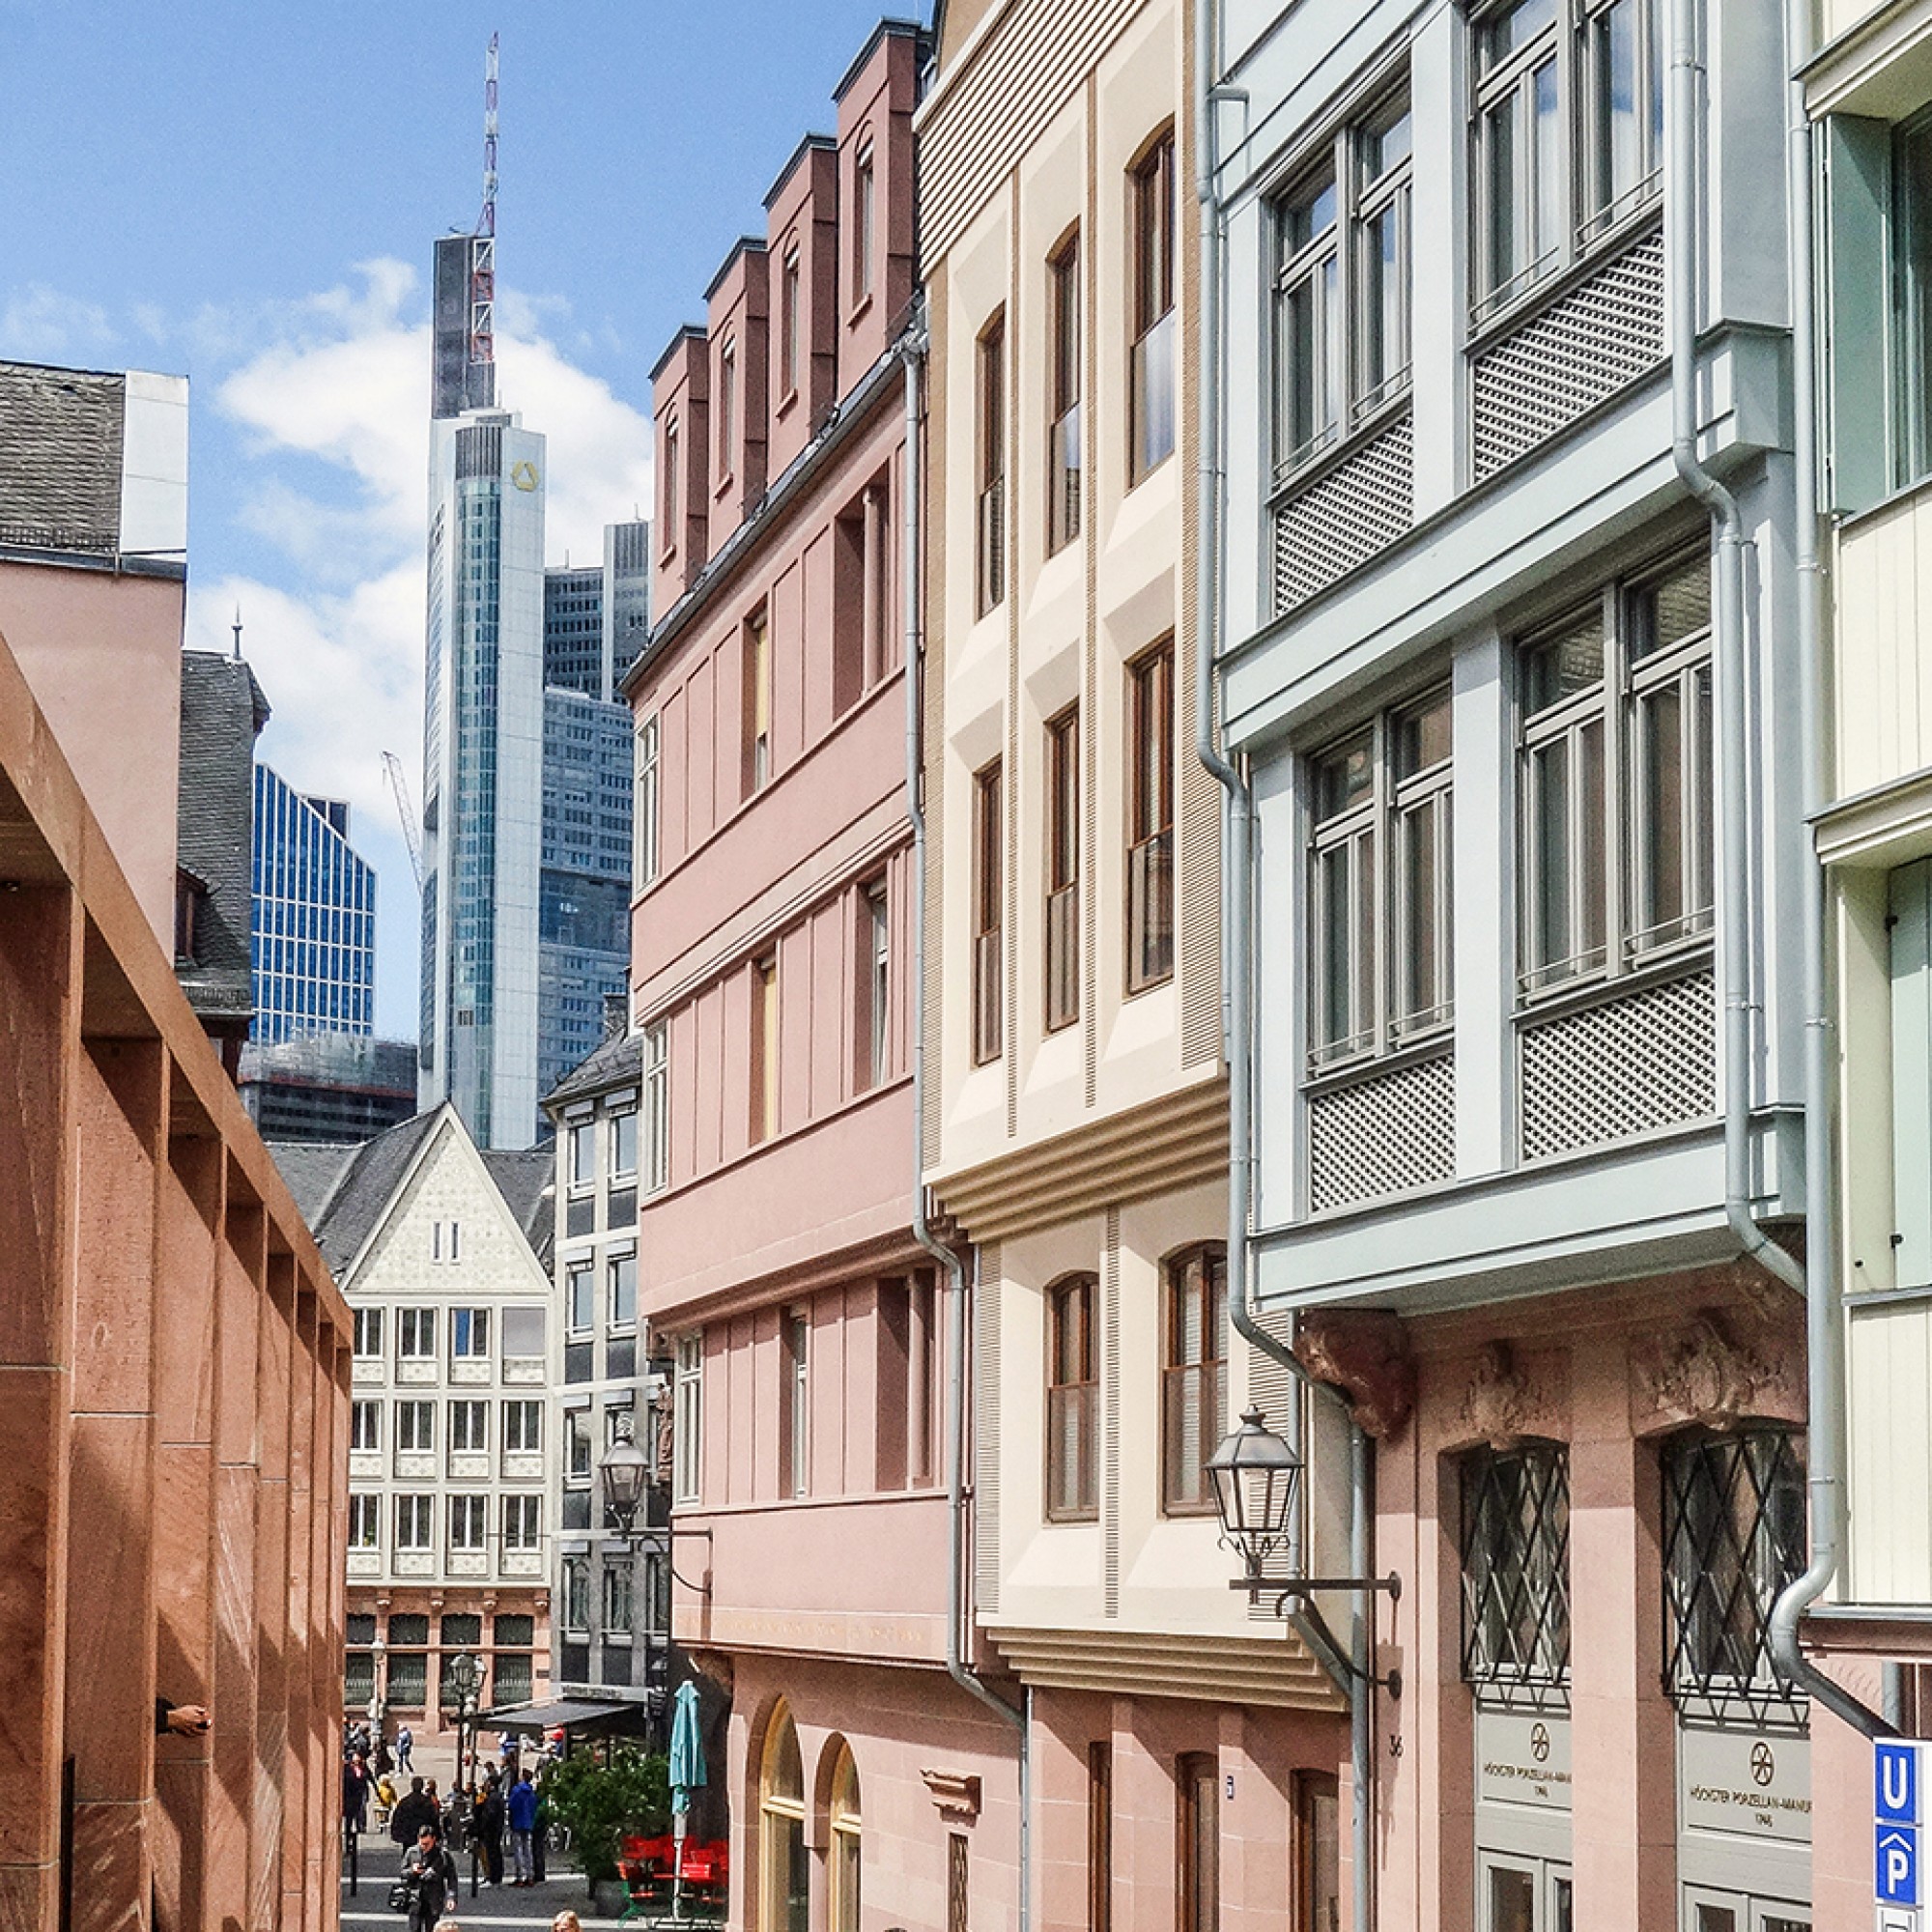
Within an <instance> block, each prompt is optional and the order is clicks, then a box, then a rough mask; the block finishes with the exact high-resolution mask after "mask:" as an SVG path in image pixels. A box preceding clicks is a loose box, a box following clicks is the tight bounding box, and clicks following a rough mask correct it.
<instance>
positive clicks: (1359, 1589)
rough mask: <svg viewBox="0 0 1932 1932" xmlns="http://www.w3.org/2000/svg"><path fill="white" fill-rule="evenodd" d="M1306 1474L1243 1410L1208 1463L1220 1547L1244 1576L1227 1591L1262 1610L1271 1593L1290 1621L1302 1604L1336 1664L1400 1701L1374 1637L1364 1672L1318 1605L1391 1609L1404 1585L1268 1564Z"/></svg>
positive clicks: (1252, 1413)
mask: <svg viewBox="0 0 1932 1932" xmlns="http://www.w3.org/2000/svg"><path fill="white" fill-rule="evenodd" d="M1301 1472H1302V1460H1301V1458H1300V1457H1299V1456H1297V1455H1296V1454H1295V1453H1294V1451H1293V1449H1292V1448H1291V1447H1290V1446H1289V1445H1288V1444H1287V1443H1286V1442H1284V1441H1283V1440H1282V1438H1281V1437H1280V1436H1279V1435H1276V1434H1275V1433H1274V1431H1273V1430H1271V1429H1270V1428H1268V1427H1267V1422H1266V1418H1265V1417H1264V1415H1263V1414H1262V1411H1261V1410H1260V1409H1259V1408H1256V1407H1254V1406H1252V1405H1251V1406H1249V1407H1247V1408H1245V1409H1244V1410H1242V1412H1241V1425H1240V1427H1239V1428H1238V1429H1236V1430H1233V1431H1231V1432H1230V1433H1229V1434H1228V1435H1224V1436H1223V1437H1222V1438H1221V1446H1220V1447H1219V1448H1218V1449H1216V1450H1215V1451H1214V1453H1213V1455H1211V1456H1210V1457H1209V1458H1208V1482H1209V1483H1210V1484H1211V1485H1212V1487H1213V1491H1214V1514H1215V1515H1216V1516H1217V1517H1219V1518H1220V1520H1221V1541H1222V1543H1223V1544H1225V1545H1226V1546H1227V1548H1230V1549H1232V1550H1233V1551H1234V1552H1235V1554H1236V1556H1238V1557H1239V1558H1240V1559H1241V1574H1240V1575H1239V1576H1238V1577H1233V1578H1231V1579H1230V1581H1229V1584H1228V1587H1229V1588H1230V1589H1231V1590H1245V1591H1246V1592H1247V1594H1248V1601H1249V1602H1250V1603H1251V1604H1252V1603H1259V1602H1260V1601H1261V1598H1262V1597H1263V1595H1264V1593H1272V1594H1273V1595H1274V1596H1275V1597H1276V1599H1277V1600H1278V1601H1277V1603H1276V1607H1275V1613H1276V1615H1278V1616H1284V1615H1286V1614H1287V1611H1288V1605H1290V1604H1291V1603H1298V1604H1299V1605H1301V1615H1302V1617H1303V1618H1304V1619H1305V1620H1306V1621H1307V1623H1308V1624H1309V1625H1310V1626H1312V1627H1313V1628H1314V1630H1315V1631H1316V1633H1317V1634H1319V1636H1320V1637H1321V1642H1322V1644H1323V1646H1324V1647H1325V1648H1326V1650H1327V1651H1328V1653H1329V1655H1330V1656H1331V1657H1333V1658H1334V1659H1336V1660H1337V1661H1338V1662H1340V1663H1341V1664H1342V1665H1343V1666H1344V1668H1346V1669H1347V1670H1348V1671H1349V1672H1350V1674H1351V1675H1353V1676H1355V1677H1358V1678H1361V1679H1363V1680H1364V1681H1365V1682H1367V1683H1370V1684H1374V1685H1376V1686H1377V1687H1378V1688H1379V1689H1381V1690H1387V1692H1388V1693H1389V1695H1390V1696H1391V1697H1400V1696H1401V1695H1402V1675H1401V1673H1400V1672H1399V1671H1395V1670H1391V1671H1390V1672H1389V1673H1388V1675H1387V1676H1386V1677H1378V1676H1376V1675H1375V1674H1374V1667H1375V1666H1374V1661H1373V1660H1374V1649H1373V1645H1374V1638H1373V1631H1372V1630H1371V1635H1370V1664H1369V1668H1368V1669H1367V1670H1364V1669H1363V1668H1362V1667H1361V1666H1360V1665H1359V1664H1358V1663H1356V1662H1354V1660H1353V1659H1352V1658H1350V1655H1349V1653H1348V1650H1347V1648H1346V1646H1345V1645H1344V1644H1343V1643H1342V1642H1341V1640H1340V1639H1339V1638H1338V1637H1337V1636H1336V1635H1335V1633H1334V1632H1333V1631H1332V1630H1330V1629H1329V1627H1328V1621H1327V1619H1326V1618H1325V1617H1323V1616H1322V1614H1321V1610H1320V1609H1319V1608H1317V1606H1316V1605H1315V1601H1314V1600H1315V1598H1316V1597H1318V1596H1321V1595H1325V1594H1328V1593H1331V1592H1338V1591H1340V1592H1347V1593H1349V1594H1350V1595H1356V1596H1359V1595H1364V1594H1368V1595H1372V1594H1373V1593H1375V1592H1376V1591H1378V1590H1386V1591H1387V1592H1388V1594H1389V1601H1390V1602H1391V1603H1393V1602H1395V1601H1396V1600H1398V1599H1399V1598H1400V1597H1401V1595H1402V1578H1401V1577H1398V1576H1396V1575H1395V1574H1394V1573H1393V1572H1391V1573H1390V1574H1389V1575H1388V1576H1386V1577H1289V1576H1281V1575H1270V1574H1269V1569H1268V1566H1269V1564H1270V1562H1271V1561H1272V1560H1273V1559H1274V1557H1275V1556H1277V1555H1278V1554H1280V1553H1281V1552H1283V1551H1285V1550H1287V1549H1288V1548H1290V1541H1291V1538H1290V1531H1291V1526H1292V1525H1293V1521H1294V1509H1295V1503H1296V1501H1297V1498H1298V1497H1299V1494H1300V1490H1301Z"/></svg>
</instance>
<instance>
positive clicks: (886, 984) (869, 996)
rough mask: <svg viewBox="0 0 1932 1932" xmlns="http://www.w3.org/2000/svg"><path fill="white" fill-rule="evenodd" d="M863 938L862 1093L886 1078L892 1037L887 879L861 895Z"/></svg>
mask: <svg viewBox="0 0 1932 1932" xmlns="http://www.w3.org/2000/svg"><path fill="white" fill-rule="evenodd" d="M859 905H860V920H859V940H860V945H861V947H862V948H863V952H862V955H861V967H860V979H859V990H860V1002H859V1024H858V1026H857V1028H856V1029H855V1032H856V1035H857V1037H858V1039H859V1041H860V1049H859V1050H860V1062H859V1067H858V1074H859V1082H858V1084H859V1088H860V1090H861V1091H862V1092H864V1091H866V1090H867V1089H869V1088H872V1087H876V1086H878V1085H879V1083H880V1082H881V1081H882V1080H884V1079H885V1077H886V1052H887V1045H888V1042H889V1040H890V1038H891V1034H890V1030H889V1027H888V1021H889V1020H890V1018H891V1016H892V1009H891V1006H890V1004H889V1002H890V999H891V994H892V963H893V961H892V923H891V917H890V915H891V905H890V902H889V901H888V899H887V897H886V882H885V880H883V879H876V880H874V881H873V882H872V883H871V884H870V885H868V886H867V887H866V888H864V890H863V891H862V892H861V893H860V895H859Z"/></svg>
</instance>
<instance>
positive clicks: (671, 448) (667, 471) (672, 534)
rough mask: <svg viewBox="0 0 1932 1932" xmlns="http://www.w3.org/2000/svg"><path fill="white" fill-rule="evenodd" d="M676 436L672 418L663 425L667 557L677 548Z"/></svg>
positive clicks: (674, 419) (677, 444)
mask: <svg viewBox="0 0 1932 1932" xmlns="http://www.w3.org/2000/svg"><path fill="white" fill-rule="evenodd" d="M680 440H681V439H680V438H679V436H678V430H677V418H676V417H675V416H672V417H671V418H670V419H669V420H668V422H667V423H666V424H665V444H664V551H665V554H666V555H668V554H670V553H671V552H672V551H674V550H675V549H676V548H677V515H678V508H677V490H678V446H679V443H680Z"/></svg>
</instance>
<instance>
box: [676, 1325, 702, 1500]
mask: <svg viewBox="0 0 1932 1932" xmlns="http://www.w3.org/2000/svg"><path fill="white" fill-rule="evenodd" d="M672 1404H673V1406H672V1410H671V1431H672V1440H673V1444H674V1450H673V1453H674V1457H675V1470H674V1474H675V1479H676V1488H677V1498H676V1499H677V1500H678V1501H679V1502H681V1503H695V1502H696V1501H697V1500H698V1498H699V1496H700V1495H701V1494H702V1493H703V1472H704V1337H703V1336H702V1335H680V1336H679V1337H678V1338H677V1370H676V1376H675V1383H674V1390H673V1395H672Z"/></svg>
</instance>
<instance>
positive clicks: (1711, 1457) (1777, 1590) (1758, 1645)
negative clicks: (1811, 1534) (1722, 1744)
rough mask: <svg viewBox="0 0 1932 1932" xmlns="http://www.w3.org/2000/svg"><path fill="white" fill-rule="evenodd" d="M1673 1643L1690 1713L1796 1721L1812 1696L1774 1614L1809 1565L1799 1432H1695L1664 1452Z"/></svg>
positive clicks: (1667, 1610) (1673, 1671) (1674, 1691)
mask: <svg viewBox="0 0 1932 1932" xmlns="http://www.w3.org/2000/svg"><path fill="white" fill-rule="evenodd" d="M1662 1463H1663V1518H1664V1521H1663V1536H1664V1549H1663V1576H1664V1641H1665V1644H1666V1646H1667V1649H1668V1657H1669V1662H1668V1665H1667V1676H1668V1681H1669V1684H1670V1690H1671V1695H1672V1696H1673V1697H1675V1698H1676V1700H1677V1704H1678V1708H1679V1709H1680V1710H1682V1711H1684V1712H1686V1713H1687V1714H1688V1715H1690V1716H1696V1717H1712V1718H1717V1719H1727V1718H1737V1717H1740V1716H1747V1717H1748V1718H1750V1719H1753V1720H1754V1721H1755V1722H1757V1723H1759V1724H1763V1723H1765V1722H1767V1721H1771V1720H1775V1719H1780V1718H1782V1719H1789V1718H1790V1717H1791V1715H1792V1706H1793V1705H1795V1704H1798V1703H1802V1702H1803V1698H1802V1696H1801V1694H1800V1692H1799V1691H1798V1690H1797V1688H1796V1687H1795V1686H1794V1685H1792V1684H1791V1683H1789V1682H1788V1681H1787V1680H1786V1679H1785V1677H1784V1676H1783V1674H1782V1673H1781V1672H1780V1671H1779V1670H1778V1668H1777V1664H1776V1661H1775V1659H1774V1658H1773V1656H1772V1650H1771V1612H1772V1608H1773V1606H1774V1605H1776V1602H1777V1599H1778V1597H1779V1596H1780V1595H1781V1594H1782V1592H1783V1590H1784V1588H1785V1586H1786V1585H1787V1584H1788V1583H1790V1581H1791V1580H1792V1578H1793V1577H1796V1576H1797V1575H1798V1573H1799V1572H1800V1571H1801V1570H1803V1569H1804V1468H1803V1467H1802V1465H1801V1464H1800V1463H1799V1460H1798V1455H1797V1451H1796V1449H1795V1447H1794V1445H1793V1442H1792V1439H1791V1435H1790V1432H1789V1431H1787V1430H1783V1429H1753V1430H1747V1431H1744V1432H1742V1433H1740V1434H1739V1435H1726V1436H1718V1437H1703V1436H1685V1437H1680V1438H1679V1439H1678V1440H1676V1441H1674V1442H1672V1443H1670V1444H1669V1445H1668V1446H1667V1447H1666V1448H1665V1450H1664V1453H1663V1458H1662Z"/></svg>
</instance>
